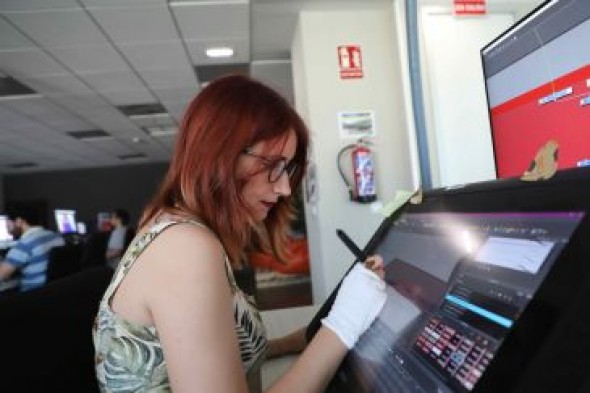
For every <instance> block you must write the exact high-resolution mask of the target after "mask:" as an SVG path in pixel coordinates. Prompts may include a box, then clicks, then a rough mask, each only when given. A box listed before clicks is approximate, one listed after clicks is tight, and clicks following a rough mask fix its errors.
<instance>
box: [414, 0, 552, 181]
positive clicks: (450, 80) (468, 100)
mask: <svg viewBox="0 0 590 393" xmlns="http://www.w3.org/2000/svg"><path fill="white" fill-rule="evenodd" d="M540 2H541V1H540V0H519V1H489V2H488V12H487V15H484V16H475V17H456V16H454V15H453V14H452V9H451V6H452V4H451V2H450V1H449V2H446V3H443V2H440V1H439V2H437V1H423V2H422V3H421V4H422V5H421V7H420V9H419V26H420V45H421V51H420V53H421V63H422V64H421V66H422V81H423V93H424V101H425V103H424V104H425V115H426V127H427V137H428V146H429V152H430V155H429V158H430V163H431V168H430V169H431V174H432V181H433V186H434V187H443V186H453V185H457V184H464V183H470V182H476V181H483V180H490V179H494V178H495V177H496V174H495V165H494V155H493V146H492V140H491V130H490V123H489V118H488V112H487V103H486V96H485V85H484V79H483V70H482V64H481V59H480V49H481V48H483V47H484V46H485V45H486V44H488V43H489V42H490V41H491V40H492V39H494V38H495V37H497V36H498V35H499V34H500V33H501V32H503V31H504V30H505V29H507V28H508V27H509V26H510V25H512V24H513V23H514V22H515V21H516V20H517V19H519V18H520V17H522V16H524V15H525V14H526V13H527V12H529V11H530V10H532V9H533V8H535V7H536V6H537V5H538V4H539V3H540ZM436 4H444V5H436Z"/></svg>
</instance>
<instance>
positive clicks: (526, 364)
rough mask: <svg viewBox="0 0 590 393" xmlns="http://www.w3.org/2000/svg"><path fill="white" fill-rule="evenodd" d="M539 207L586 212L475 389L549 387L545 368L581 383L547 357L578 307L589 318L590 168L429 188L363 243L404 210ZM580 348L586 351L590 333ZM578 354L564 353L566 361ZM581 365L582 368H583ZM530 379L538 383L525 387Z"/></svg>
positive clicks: (571, 386) (571, 383)
mask: <svg viewBox="0 0 590 393" xmlns="http://www.w3.org/2000/svg"><path fill="white" fill-rule="evenodd" d="M544 211H584V212H586V216H585V217H584V219H583V220H582V222H581V223H580V225H579V226H578V228H577V229H576V231H575V232H574V233H573V235H572V237H571V239H570V242H569V243H568V245H567V246H566V248H565V249H564V250H563V252H562V254H561V255H560V256H559V258H558V259H557V261H556V262H555V264H554V266H553V268H552V269H551V271H550V272H549V274H548V275H547V278H546V279H545V280H544V282H543V283H542V285H541V286H540V287H539V288H538V290H537V292H536V294H535V296H534V297H533V299H532V300H531V302H530V303H529V305H528V306H527V308H526V309H525V311H524V312H523V313H522V315H521V317H520V318H519V319H518V320H517V321H516V323H515V325H514V327H513V328H512V329H511V331H510V332H509V334H508V335H507V336H506V338H505V339H504V341H503V343H502V345H501V347H500V349H499V351H498V352H497V353H496V356H495V358H494V359H493V361H492V362H491V363H490V366H489V367H488V369H487V370H486V372H485V373H484V375H483V376H482V378H481V379H480V381H479V382H478V384H477V385H476V387H475V388H474V389H473V390H472V392H473V393H488V392H500V391H501V392H511V391H537V392H550V391H552V390H547V387H548V386H553V385H552V384H551V383H550V382H551V380H550V379H548V378H547V377H546V376H548V375H553V377H554V378H553V380H561V383H562V385H561V386H563V390H559V391H568V392H570V391H572V392H575V391H578V387H579V386H578V385H579V384H582V383H583V381H584V378H583V375H584V374H581V373H582V372H581V371H580V370H582V366H581V365H580V367H578V368H575V367H574V368H573V369H572V370H565V369H560V368H559V367H555V366H553V365H550V364H548V362H549V360H548V359H550V358H552V357H553V356H554V354H555V353H557V352H559V351H562V350H564V348H563V346H562V345H560V344H559V341H560V340H561V339H563V338H568V337H569V336H568V335H567V334H565V333H563V332H564V331H567V330H568V329H570V328H572V327H574V328H575V327H576V326H577V324H578V319H579V318H578V319H576V318H577V317H578V316H579V314H583V315H589V317H588V319H590V302H588V303H589V304H585V303H584V302H582V301H581V296H582V293H586V292H588V293H590V263H586V265H587V266H584V265H583V264H584V261H590V242H587V243H588V245H584V243H583V238H590V168H570V169H564V170H563V171H559V172H558V173H556V175H555V176H554V177H553V178H551V179H549V180H543V181H537V182H525V181H522V180H520V179H518V178H509V179H500V180H493V181H489V182H481V183H474V184H469V185H465V186H460V187H453V188H443V189H437V190H432V191H429V192H427V193H425V194H424V197H423V202H422V203H421V204H419V205H413V204H406V205H404V206H403V208H402V209H400V210H398V211H396V212H395V213H394V214H392V215H391V216H389V217H387V218H386V219H385V220H384V221H383V222H382V224H381V225H380V227H379V228H378V229H377V231H376V232H375V234H374V235H373V236H372V238H371V239H370V241H369V242H368V244H367V246H366V247H365V248H364V250H363V251H364V252H365V255H367V253H368V254H370V253H371V252H372V251H373V250H375V249H376V247H377V245H378V244H379V242H380V241H381V240H382V239H383V237H384V236H385V235H386V234H387V232H388V230H389V228H390V227H391V225H392V223H393V222H394V221H395V220H396V219H397V218H399V216H400V215H401V214H402V213H403V212H457V213H463V212H464V213H469V212H482V213H485V212H544ZM353 264H354V263H353ZM336 293H337V288H336V289H335V290H334V291H333V292H332V294H331V295H330V297H329V298H328V299H327V300H326V302H325V303H324V304H323V305H322V307H321V308H320V310H319V311H318V313H317V314H316V316H315V317H314V319H313V320H312V322H311V323H310V325H309V327H308V334H307V336H308V340H309V339H311V338H312V336H313V334H314V333H315V331H317V329H319V327H320V325H321V318H323V317H324V316H325V315H326V314H327V312H328V311H329V309H330V307H331V304H332V302H333V300H334V298H335V296H336ZM588 298H590V297H588ZM575 310H578V311H580V310H587V311H584V312H576V311H575ZM560 332H562V333H560ZM564 334H565V335H564ZM560 337H561V338H560ZM580 347H581V348H585V349H586V350H590V337H588V339H587V340H585V341H583V342H582V344H581V345H580ZM562 356H566V357H567V356H568V355H567V353H566V354H562ZM575 361H576V360H575V359H568V362H569V363H572V362H574V363H575ZM579 361H581V360H579ZM586 368H587V367H583V369H584V373H585V369H586ZM566 371H567V372H570V373H574V374H575V373H577V374H581V375H580V376H579V378H573V379H568V380H565V379H564V377H563V375H564V373H566ZM539 374H542V377H539ZM586 378H588V377H587V376H586ZM532 386H534V389H536V390H529V389H532V388H531V387H532ZM566 387H567V388H566ZM521 389H522V390H521ZM553 391H555V390H553Z"/></svg>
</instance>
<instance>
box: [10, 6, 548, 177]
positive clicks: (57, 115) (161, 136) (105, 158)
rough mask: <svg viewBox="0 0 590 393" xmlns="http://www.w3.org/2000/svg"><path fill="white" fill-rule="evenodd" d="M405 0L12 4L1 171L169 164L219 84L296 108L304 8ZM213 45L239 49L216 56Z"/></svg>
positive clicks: (380, 7) (341, 7)
mask: <svg viewBox="0 0 590 393" xmlns="http://www.w3.org/2000/svg"><path fill="white" fill-rule="evenodd" d="M408 1H413V0H408ZM418 1H419V4H424V5H426V4H439V5H444V6H445V7H448V6H449V4H450V3H451V0H418ZM539 1H540V0H488V4H489V6H490V7H489V8H490V9H492V8H493V7H494V6H497V5H499V4H503V3H506V4H508V3H509V4H511V6H514V4H515V3H516V4H519V3H520V4H525V5H530V4H531V3H532V4H534V3H538V2H539ZM393 3H394V0H192V1H189V0H0V175H2V174H19V173H29V172H37V171H52V170H61V169H79V168H95V167H103V166H117V165H128V164H141V163H157V162H166V161H168V160H169V157H170V154H171V151H172V146H173V142H174V139H175V132H176V128H177V126H178V123H179V121H180V117H181V115H182V112H183V109H184V107H185V105H186V104H187V102H188V101H189V100H190V99H191V98H192V97H193V96H194V95H195V94H196V93H198V91H199V89H200V87H201V86H202V85H203V84H204V83H206V82H207V81H209V80H211V79H214V78H216V77H218V76H220V75H223V74H226V73H229V72H242V73H249V74H250V75H252V76H253V77H255V78H257V79H260V80H262V81H263V82H265V83H267V84H269V85H271V86H273V87H275V88H276V89H277V90H278V91H279V92H281V93H282V94H283V95H285V97H286V98H287V99H288V100H290V101H291V102H292V101H293V89H292V77H291V62H290V48H291V39H292V36H293V33H294V30H295V25H296V23H297V16H298V14H299V12H300V11H301V10H309V9H314V10H316V9H322V10H337V9H347V10H351V9H355V8H363V9H368V8H372V9H375V8H377V9H386V8H387V9H388V8H390V7H391V5H392V4H393ZM210 46H231V47H232V48H234V51H235V53H234V55H233V56H232V57H231V58H227V59H211V58H208V57H206V56H205V54H204V52H205V49H206V48H208V47H210Z"/></svg>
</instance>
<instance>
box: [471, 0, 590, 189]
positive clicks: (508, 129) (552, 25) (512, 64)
mask: <svg viewBox="0 0 590 393" xmlns="http://www.w3.org/2000/svg"><path fill="white" fill-rule="evenodd" d="M589 17H590V1H588V0H557V1H548V2H545V3H543V4H542V5H541V6H539V7H538V8H537V9H535V10H534V11H533V12H532V13H530V14H529V15H528V16H526V17H525V18H523V19H522V20H520V21H519V22H518V23H517V24H515V25H514V26H513V27H511V28H510V29H508V30H507V31H506V32H504V33H503V34H502V35H501V36H499V37H498V38H497V39H495V40H494V41H492V42H491V43H490V44H488V45H487V46H486V47H484V48H483V49H482V52H481V57H482V62H483V71H484V79H485V86H486V91H487V98H488V106H489V114H490V122H491V129H492V140H493V145H494V155H495V164H496V172H497V176H498V177H499V178H505V177H511V176H519V175H522V174H523V173H524V172H525V171H526V170H527V169H528V168H529V166H530V164H531V161H532V160H533V158H534V157H535V154H536V153H537V151H538V150H539V149H540V148H541V147H543V146H544V145H545V144H546V143H547V142H548V141H549V140H555V141H556V142H557V143H558V145H559V150H558V163H559V168H569V167H576V166H583V165H589V164H590V143H588V124H589V123H590V51H588V50H584V48H586V47H587V45H588V44H587V42H588V37H590V21H589Z"/></svg>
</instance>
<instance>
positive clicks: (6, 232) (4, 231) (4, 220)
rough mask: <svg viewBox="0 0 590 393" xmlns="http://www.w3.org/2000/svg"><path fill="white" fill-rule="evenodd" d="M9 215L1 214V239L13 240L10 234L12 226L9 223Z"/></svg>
mask: <svg viewBox="0 0 590 393" xmlns="http://www.w3.org/2000/svg"><path fill="white" fill-rule="evenodd" d="M8 221H9V220H8V217H7V216H2V215H0V241H4V242H6V241H11V240H12V239H13V237H12V235H11V234H10V228H9V224H8Z"/></svg>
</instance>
